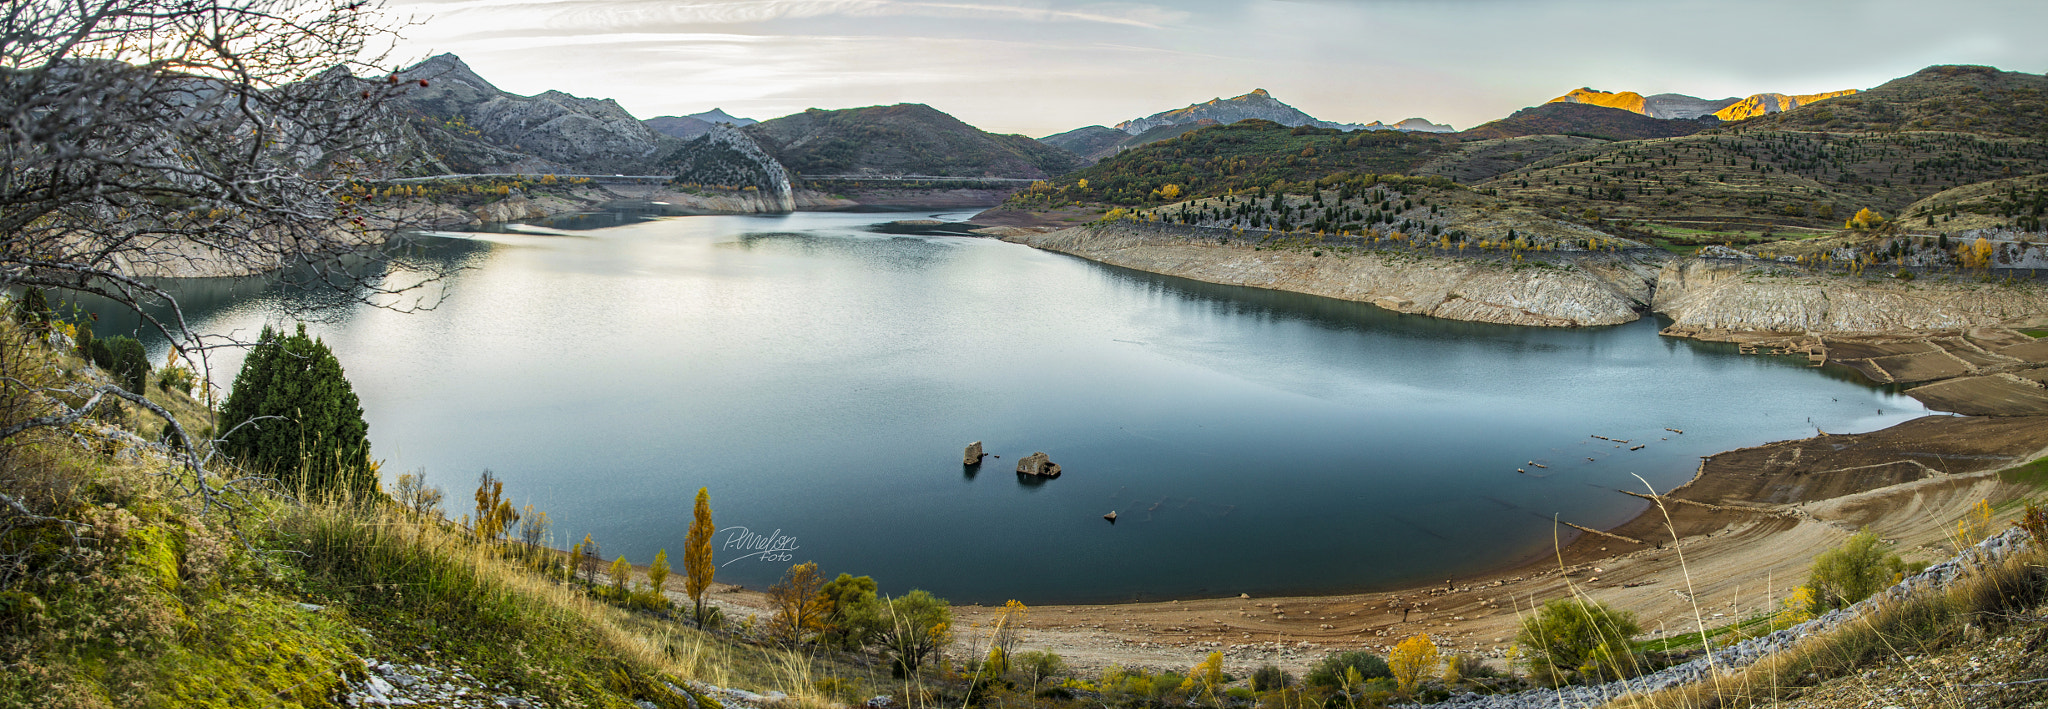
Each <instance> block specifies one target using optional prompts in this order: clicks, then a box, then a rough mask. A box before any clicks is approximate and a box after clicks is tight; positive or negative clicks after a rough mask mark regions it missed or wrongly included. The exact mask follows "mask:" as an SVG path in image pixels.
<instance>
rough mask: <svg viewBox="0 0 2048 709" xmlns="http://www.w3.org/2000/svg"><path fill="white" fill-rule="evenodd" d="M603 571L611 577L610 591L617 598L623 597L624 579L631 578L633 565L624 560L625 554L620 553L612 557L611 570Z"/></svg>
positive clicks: (624, 595)
mask: <svg viewBox="0 0 2048 709" xmlns="http://www.w3.org/2000/svg"><path fill="white" fill-rule="evenodd" d="M605 573H606V574H608V575H610V576H611V577H612V593H614V594H616V595H617V597H619V598H625V597H626V581H627V580H628V579H631V578H633V565H632V564H631V563H629V562H627V561H626V557H625V555H623V554H621V555H620V556H619V558H617V559H613V560H612V568H611V570H610V571H607V572H605Z"/></svg>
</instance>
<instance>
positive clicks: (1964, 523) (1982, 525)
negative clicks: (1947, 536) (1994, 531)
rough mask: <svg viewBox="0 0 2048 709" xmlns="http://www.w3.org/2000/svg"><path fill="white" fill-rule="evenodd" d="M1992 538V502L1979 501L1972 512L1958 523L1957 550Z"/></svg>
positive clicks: (1972, 508)
mask: <svg viewBox="0 0 2048 709" xmlns="http://www.w3.org/2000/svg"><path fill="white" fill-rule="evenodd" d="M1988 536H1991V501H1990V500H1978V501H1977V504H1976V505H1974V506H1972V507H1970V511H1969V512H1968V513H1967V514H1964V515H1963V518H1962V519H1961V520H1957V521H1956V548H1958V549H1960V548H1962V547H1966V546H1970V545H1972V544H1976V543H1977V542H1981V541H1984V538H1985V537H1988Z"/></svg>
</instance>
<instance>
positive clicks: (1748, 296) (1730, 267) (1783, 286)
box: [1651, 259, 2048, 336]
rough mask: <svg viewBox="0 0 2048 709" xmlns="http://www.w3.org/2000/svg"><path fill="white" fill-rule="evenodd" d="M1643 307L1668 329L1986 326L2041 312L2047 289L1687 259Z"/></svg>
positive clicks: (1669, 271) (1661, 276)
mask: <svg viewBox="0 0 2048 709" xmlns="http://www.w3.org/2000/svg"><path fill="white" fill-rule="evenodd" d="M1651 307H1652V308H1653V309H1655V310H1656V311H1657V312H1659V313H1663V314H1665V315H1668V316H1670V317H1671V318H1672V320H1673V321H1674V322H1673V323H1672V325H1671V327H1670V328H1669V329H1668V330H1667V332H1670V333H1671V334H1675V335H1684V336H1696V335H1699V334H1703V333H1711V332H1714V331H1742V332H1756V331H1761V332H1779V333H1804V332H1867V331H1879V330H1934V329H1952V328H1965V327H1979V326H1985V325H1993V324H1997V323H2001V322H2005V321H2008V320H2012V319H2014V318H2020V317H2026V316H2028V315H2034V314H2039V313H2042V312H2048V288H2044V287H2042V286H2039V285H2018V286H2009V285H1994V284H1985V283H1977V282H1974V281H1972V280H1968V279H1963V280H1954V281H1941V280H1937V279H1934V278H1922V279H1919V280H1915V281H1910V282H1901V281H1892V280H1883V281H1875V282H1873V281H1866V280H1864V279H1860V278H1858V279H1850V278H1840V277H1825V276H1814V275H1810V274H1806V273H1803V272H1800V271H1797V270H1793V269H1789V268H1784V267H1781V266H1778V265H1773V264H1763V263H1739V262H1723V261H1713V262H1710V261H1702V260H1699V259H1687V260H1684V261H1676V262H1672V263H1670V264H1666V265H1665V266H1664V268H1663V270H1662V271H1661V272H1660V273H1658V275H1657V289H1656V296H1655V298H1654V299H1653V300H1652V302H1651Z"/></svg>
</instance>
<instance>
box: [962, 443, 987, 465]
mask: <svg viewBox="0 0 2048 709" xmlns="http://www.w3.org/2000/svg"><path fill="white" fill-rule="evenodd" d="M987 457H988V454H987V453H983V452H981V441H975V442H973V443H969V444H967V455H966V457H964V458H962V459H961V460H960V464H961V465H981V459H983V458H987Z"/></svg>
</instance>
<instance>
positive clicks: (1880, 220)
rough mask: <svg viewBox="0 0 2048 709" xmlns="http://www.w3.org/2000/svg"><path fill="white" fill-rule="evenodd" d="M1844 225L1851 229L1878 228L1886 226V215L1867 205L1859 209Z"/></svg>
mask: <svg viewBox="0 0 2048 709" xmlns="http://www.w3.org/2000/svg"><path fill="white" fill-rule="evenodd" d="M1842 226H1843V227H1846V228H1849V229H1876V228H1878V227H1881V226H1884V215H1882V214H1878V213H1877V212H1875V211H1872V210H1871V209H1870V208H1868V207H1865V208H1863V209H1860V210H1857V212H1856V216H1853V217H1850V218H1849V221H1848V222H1846V223H1844V224H1842Z"/></svg>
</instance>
